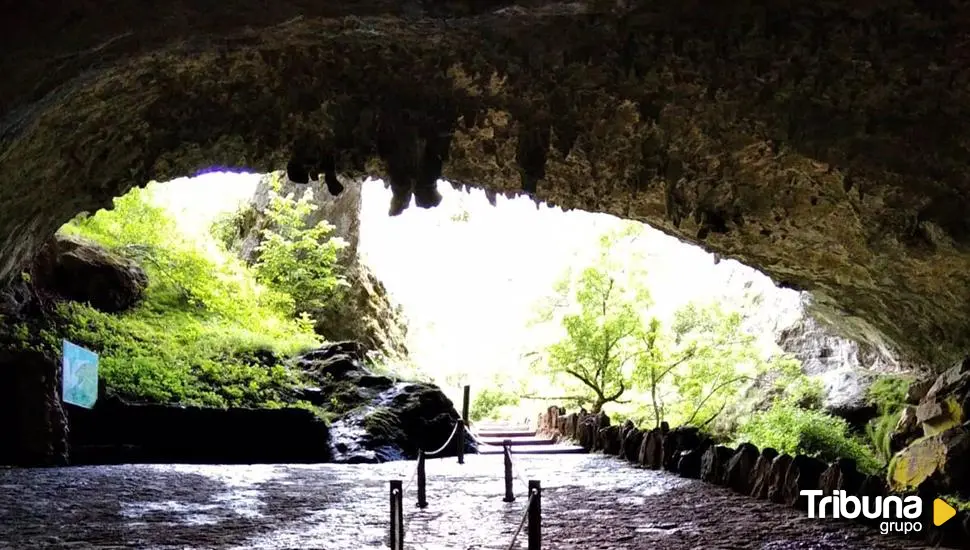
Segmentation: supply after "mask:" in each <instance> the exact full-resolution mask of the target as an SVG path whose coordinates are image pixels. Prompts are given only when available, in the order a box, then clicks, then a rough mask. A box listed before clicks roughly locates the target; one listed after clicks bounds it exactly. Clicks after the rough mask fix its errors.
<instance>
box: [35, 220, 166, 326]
mask: <svg viewBox="0 0 970 550" xmlns="http://www.w3.org/2000/svg"><path fill="white" fill-rule="evenodd" d="M30 274H31V278H32V279H31V280H32V282H33V284H34V286H35V288H37V289H38V290H39V291H41V292H46V293H49V294H53V295H55V296H58V297H60V298H62V299H64V300H70V301H73V302H80V303H86V304H89V305H90V306H91V307H93V308H94V309H97V310H99V311H103V312H105V313H119V312H122V311H126V310H128V309H131V308H132V307H134V306H135V305H136V304H137V303H138V302H139V301H141V299H142V298H143V297H144V295H145V289H146V288H148V276H147V275H146V274H145V271H144V270H143V269H142V268H141V267H139V266H138V265H137V264H136V263H135V262H133V261H131V260H129V259H127V258H123V257H121V256H118V255H116V254H113V253H111V252H108V251H107V250H106V249H104V248H102V247H101V246H99V245H97V244H95V243H93V242H89V241H86V240H84V239H81V238H78V237H73V236H67V235H61V234H57V235H55V236H54V237H53V238H52V239H51V240H50V241H48V242H47V244H46V245H44V247H43V248H42V249H41V251H40V253H39V254H38V255H37V257H36V258H35V259H34V262H33V264H32V266H31V269H30Z"/></svg>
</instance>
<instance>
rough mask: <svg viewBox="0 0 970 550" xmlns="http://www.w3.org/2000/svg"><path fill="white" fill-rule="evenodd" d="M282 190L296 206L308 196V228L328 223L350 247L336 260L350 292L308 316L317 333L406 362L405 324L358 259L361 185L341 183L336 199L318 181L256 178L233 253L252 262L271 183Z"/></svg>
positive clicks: (278, 176)
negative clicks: (294, 200) (313, 322)
mask: <svg viewBox="0 0 970 550" xmlns="http://www.w3.org/2000/svg"><path fill="white" fill-rule="evenodd" d="M274 179H276V181H278V182H279V184H280V185H281V187H280V190H279V191H278V192H279V193H280V194H281V195H283V196H286V195H289V194H293V196H294V197H295V198H296V199H297V200H299V199H300V198H301V197H303V196H304V194H305V193H312V197H313V200H312V202H313V204H314V205H315V206H316V207H317V209H316V210H315V211H314V212H312V213H311V214H310V215H309V216H308V217H307V219H306V223H307V224H308V225H315V224H317V223H319V222H320V221H324V220H325V221H327V222H329V223H330V224H331V225H333V226H334V230H333V232H332V233H331V234H330V235H331V236H332V237H339V238H341V239H343V240H344V241H346V242H347V244H348V246H347V248H345V249H344V250H343V252H342V253H341V255H340V264H341V266H342V267H343V270H344V272H343V275H344V277H345V278H346V279H347V282H348V283H349V287H348V288H347V289H345V290H344V291H343V296H342V297H341V299H339V300H334V301H333V302H332V303H330V304H328V306H327V308H325V309H324V310H322V311H313V312H310V313H311V315H312V316H313V317H314V319H315V320H316V331H317V333H319V334H320V335H322V336H323V337H324V338H327V339H328V340H331V341H342V340H354V341H358V342H361V343H363V344H364V345H366V346H367V347H368V349H370V350H372V351H375V352H377V353H379V354H380V355H382V356H383V357H385V358H388V359H397V358H403V357H406V356H407V354H408V349H407V343H406V339H407V321H406V318H405V316H404V313H403V312H402V311H401V308H400V307H399V306H397V305H396V304H393V303H392V302H391V298H390V296H389V295H388V293H387V290H386V289H385V288H384V284H383V283H381V281H380V279H378V278H377V276H376V275H375V274H374V273H373V271H372V270H371V269H370V267H368V266H367V265H366V264H364V263H363V262H362V261H361V259H360V257H359V255H358V253H357V246H358V243H359V242H360V210H361V186H362V181H361V180H359V179H353V180H347V179H342V183H341V187H342V189H343V190H342V191H341V193H340V194H339V195H337V196H334V195H332V194H331V192H330V190H329V189H328V188H327V185H326V183H325V182H324V181H323V180H322V178H321V179H314V180H310V181H309V183H307V184H297V183H295V182H293V181H291V180H289V179H288V178H287V177H285V175H284V174H283V173H281V172H276V173H270V174H265V175H264V176H263V177H262V178H260V181H259V184H258V185H257V187H256V191H255V193H254V195H253V200H252V201H251V204H250V207H251V211H249V212H246V211H244V212H243V215H242V216H241V217H240V219H239V220H238V225H237V227H236V229H237V230H238V234H237V235H236V239H237V240H236V243H235V244H234V248H235V249H236V250H237V251H238V253H239V255H240V256H241V257H242V258H243V259H244V260H246V261H247V262H253V261H255V259H256V257H257V251H256V247H257V246H259V243H260V239H261V233H260V232H261V231H262V230H263V229H264V228H265V227H266V224H267V223H268V221H267V219H266V217H265V216H264V214H263V212H265V209H266V207H267V206H268V204H269V193H270V189H271V182H272V181H273V180H274Z"/></svg>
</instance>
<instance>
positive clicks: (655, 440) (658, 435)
mask: <svg viewBox="0 0 970 550" xmlns="http://www.w3.org/2000/svg"><path fill="white" fill-rule="evenodd" d="M663 445H664V436H663V433H662V432H661V431H660V429H659V428H654V429H652V430H650V431H649V432H647V434H646V435H645V436H644V437H643V441H642V442H641V444H640V456H639V457H638V460H637V461H638V462H639V464H640V465H641V466H643V467H644V468H650V469H651V470H657V469H660V468H661V467H662V466H663Z"/></svg>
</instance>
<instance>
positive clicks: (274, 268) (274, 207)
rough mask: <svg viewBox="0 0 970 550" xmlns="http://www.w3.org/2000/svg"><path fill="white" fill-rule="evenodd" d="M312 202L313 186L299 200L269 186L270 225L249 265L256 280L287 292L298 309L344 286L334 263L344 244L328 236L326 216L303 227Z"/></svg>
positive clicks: (314, 306)
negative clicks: (254, 257)
mask: <svg viewBox="0 0 970 550" xmlns="http://www.w3.org/2000/svg"><path fill="white" fill-rule="evenodd" d="M277 189H278V186H277ZM312 200H313V194H312V190H308V191H307V192H306V193H305V194H304V195H303V196H302V197H301V198H300V199H299V200H295V199H294V198H293V196H292V195H287V196H285V197H283V196H280V195H279V194H278V193H277V192H276V190H274V189H271V190H270V200H269V205H268V207H267V209H266V216H267V218H268V219H269V224H268V227H267V228H266V229H263V240H262V242H261V243H260V244H259V246H258V247H257V248H256V250H257V252H258V254H259V256H258V258H257V260H256V263H255V264H254V266H253V268H254V270H255V272H256V276H257V278H258V279H259V280H260V281H261V282H264V283H265V284H267V285H269V286H270V287H272V288H275V289H277V290H279V291H282V292H285V293H287V294H289V295H290V296H292V298H293V300H294V306H293V307H294V309H296V310H297V313H301V312H302V313H305V312H310V311H315V310H320V309H323V308H324V307H325V306H326V304H327V301H328V300H332V299H336V292H337V291H338V290H339V289H340V288H342V287H345V286H346V285H347V282H346V280H345V279H344V278H343V277H342V276H341V275H340V273H339V266H338V255H339V253H340V251H341V250H342V249H343V248H345V247H346V246H347V243H346V242H345V241H344V240H343V239H340V238H337V237H335V238H329V235H330V233H331V232H332V231H333V226H332V225H331V224H329V223H327V222H326V221H325V220H321V221H320V222H319V223H317V224H316V225H313V226H312V227H307V224H306V222H305V220H306V219H307V218H308V217H309V215H310V214H311V213H312V212H313V211H314V210H316V208H317V207H316V205H314V204H313V202H312Z"/></svg>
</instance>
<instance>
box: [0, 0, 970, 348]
mask: <svg viewBox="0 0 970 550" xmlns="http://www.w3.org/2000/svg"><path fill="white" fill-rule="evenodd" d="M509 5H510V3H509V2H503V1H501V0H487V1H482V2H469V1H466V0H446V1H443V2H433V3H432V2H417V3H415V2H395V1H376V0H362V1H358V2H350V3H334V2H302V1H297V0H281V1H279V2H274V3H272V5H268V4H267V3H265V2H253V1H247V0H238V1H233V2H226V3H221V4H219V3H212V2H203V1H202V0H185V1H181V2H165V1H162V2H153V3H151V4H144V3H123V4H118V5H116V4H111V6H110V7H108V6H107V5H101V4H100V3H99V2H97V1H95V2H94V3H90V2H88V3H85V2H80V1H79V0H73V1H72V0H67V1H65V2H59V3H56V4H50V3H41V2H35V3H24V4H23V5H22V6H18V7H17V8H16V11H15V12H14V13H13V14H12V16H10V17H4V18H3V21H2V22H0V52H3V57H2V60H0V68H2V69H3V73H4V76H5V78H4V79H3V81H2V82H0V113H2V115H0V182H2V183H0V279H6V278H8V277H9V276H11V275H13V274H15V273H17V272H18V270H19V269H21V268H22V266H23V265H24V263H25V261H26V260H27V259H28V258H29V257H31V256H32V255H33V253H34V252H36V251H37V250H38V248H39V247H40V246H41V245H42V244H43V243H44V242H45V241H46V240H47V238H48V237H49V236H50V235H52V234H53V233H54V231H55V229H56V228H57V227H59V226H60V225H61V224H63V223H64V222H65V221H67V220H68V219H70V218H71V217H72V216H73V215H75V214H76V213H78V212H79V211H83V210H89V211H91V210H96V209H98V208H100V207H104V206H107V205H108V204H109V202H110V200H111V198H112V197H114V196H118V195H120V194H122V193H124V192H125V191H126V190H127V189H128V188H129V187H131V186H133V185H138V184H140V183H143V182H148V181H150V180H153V179H155V180H166V179H171V178H174V177H179V176H184V175H190V174H193V173H196V172H197V171H199V170H202V169H210V168H212V167H220V168H245V169H250V170H257V171H260V172H265V171H269V170H274V169H282V168H283V167H284V166H287V165H294V166H295V165H300V166H304V167H310V166H315V167H318V170H319V172H322V173H324V174H325V179H332V178H331V176H334V177H335V175H336V174H343V175H347V176H349V177H360V176H363V175H365V174H369V175H374V176H381V177H385V179H386V180H387V181H389V182H390V185H391V186H392V188H393V189H394V190H395V205H394V208H392V211H393V212H399V211H400V210H401V208H403V207H404V206H406V204H407V203H409V202H411V199H412V196H413V197H414V199H415V202H416V204H417V205H418V206H423V207H430V206H433V205H434V204H435V194H436V193H435V190H434V186H435V182H436V180H437V179H438V177H443V178H446V179H448V180H450V181H452V182H456V183H461V184H465V183H467V184H472V185H477V186H481V187H483V188H485V189H486V190H488V192H489V193H491V194H497V193H503V194H510V195H511V194H519V193H529V194H531V195H532V196H534V197H535V198H536V199H538V200H543V201H548V202H551V203H554V204H558V205H560V206H562V207H565V208H582V209H586V210H590V211H597V212H605V213H610V214H614V215H618V216H623V217H628V218H633V219H638V220H643V221H646V222H649V223H651V224H653V225H654V226H655V227H658V228H660V229H662V230H663V231H665V232H667V233H670V234H673V235H676V236H678V237H680V238H682V239H685V240H688V241H690V242H693V243H698V244H702V245H703V246H704V247H706V248H707V249H709V250H711V251H714V252H717V253H719V254H721V255H722V256H723V257H726V258H735V259H738V260H740V261H742V262H744V263H746V264H748V265H752V266H755V267H759V268H762V269H763V270H765V272H766V273H768V274H769V275H771V276H773V277H774V278H775V279H776V280H778V281H779V282H782V283H783V284H784V285H786V286H788V287H793V288H801V289H805V290H809V291H811V292H812V293H813V296H814V297H815V298H816V302H817V305H818V307H819V308H820V309H825V310H826V311H829V312H831V313H832V315H833V316H834V317H837V318H838V321H839V323H840V324H841V325H843V326H845V327H846V328H847V329H850V330H852V331H854V332H856V333H867V334H868V333H879V334H882V335H884V336H885V337H886V338H887V339H888V341H889V342H892V343H895V344H898V345H899V346H900V349H901V350H902V351H904V352H905V353H907V354H908V355H910V356H913V357H916V358H917V359H919V360H921V361H922V362H924V363H927V364H930V365H931V366H939V365H944V364H947V363H949V362H950V361H951V360H955V359H957V358H962V357H963V356H964V355H965V354H966V353H967V351H968V350H970V330H968V327H970V320H968V318H967V316H966V315H964V314H963V312H965V311H967V310H968V308H970V284H968V283H970V269H968V268H970V246H968V245H970V221H968V220H970V218H968V217H967V216H966V212H967V206H968V204H970V199H968V197H970V183H968V179H967V177H966V151H965V144H966V143H967V142H968V141H970V125H967V124H965V120H966V117H967V113H968V112H970V88H968V86H967V85H966V84H967V74H966V71H965V70H964V69H965V67H964V66H963V60H964V58H965V56H963V55H962V54H961V53H960V52H962V48H964V47H965V46H964V39H965V37H964V29H963V27H962V26H961V25H960V24H959V22H961V21H964V20H965V19H966V18H967V16H968V12H967V10H968V9H970V8H968V7H967V6H966V5H964V4H961V3H939V2H911V1H903V2H896V3H892V4H886V3H879V2H871V1H868V0H847V1H845V2H830V3H818V2H815V1H812V0H784V1H783V0H768V1H767V2H762V3H758V4H757V5H754V4H751V3H744V2H740V3H739V2H724V3H718V4H716V5H710V4H707V3H696V4H690V5H684V4H683V3H682V2H680V1H679V0H660V1H657V2H631V3H624V5H623V6H617V5H615V4H609V6H606V5H604V4H602V3H595V2H594V3H582V2H578V3H562V2H558V1H553V0H535V1H530V2H526V3H525V4H523V5H522V6H518V7H517V8H516V9H514V10H511V9H501V8H506V7H508V6H509ZM36 37H44V39H43V40H38V39H36ZM941 52H943V53H942V54H941ZM931 57H932V58H933V59H934V60H935V61H934V62H933V63H932V66H931V68H930V69H928V68H927V67H928V65H927V63H928V62H927V59H930V58H931ZM860 59H865V60H867V61H866V62H865V63H861V62H859V60H860ZM307 170H309V168H306V169H305V170H303V172H306V171H307Z"/></svg>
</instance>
